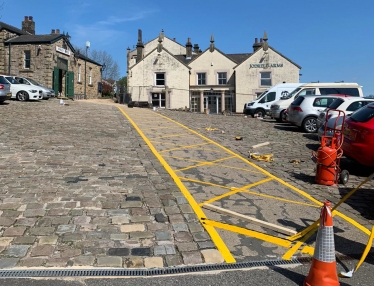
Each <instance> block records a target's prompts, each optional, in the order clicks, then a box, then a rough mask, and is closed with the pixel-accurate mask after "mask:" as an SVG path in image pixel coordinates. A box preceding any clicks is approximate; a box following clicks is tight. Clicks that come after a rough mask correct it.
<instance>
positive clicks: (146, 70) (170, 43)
mask: <svg viewBox="0 0 374 286" xmlns="http://www.w3.org/2000/svg"><path fill="white" fill-rule="evenodd" d="M267 41H268V39H267V35H266V32H265V33H264V37H263V38H261V39H260V41H258V39H257V38H256V39H255V43H254V44H253V46H252V49H253V51H252V52H250V53H242V54H225V53H224V52H222V51H221V50H219V49H218V48H217V47H215V44H214V37H213V35H212V36H211V38H210V45H209V47H208V48H207V49H206V50H205V51H201V50H200V48H199V46H198V45H196V44H195V45H192V43H191V40H190V39H188V40H187V43H186V44H185V46H182V45H181V44H179V43H177V42H176V41H175V40H174V39H173V40H171V39H169V38H167V37H166V36H165V35H164V31H162V32H161V33H160V35H159V37H158V38H156V39H154V40H152V41H150V42H148V43H146V44H143V42H142V32H141V30H139V31H138V43H137V45H136V49H134V50H132V51H131V50H130V49H127V63H128V68H127V71H128V76H127V81H128V83H127V84H128V90H127V92H128V95H129V97H130V98H131V100H133V101H148V102H149V103H152V104H153V106H156V107H160V108H169V109H180V108H186V107H187V108H188V109H189V110H190V111H192V112H209V113H221V112H223V111H231V112H242V110H243V106H244V103H246V102H248V101H251V100H253V99H255V98H256V97H257V96H258V95H259V94H261V93H263V92H264V91H266V90H267V89H269V88H270V87H271V86H273V85H275V84H278V83H282V82H293V83H298V82H299V74H300V69H301V67H300V66H298V65H297V64H295V63H294V62H292V61H291V60H290V59H288V58H287V57H285V56H284V55H282V54H281V53H279V52H278V51H276V50H275V49H274V48H272V47H270V46H269V45H268V43H267Z"/></svg>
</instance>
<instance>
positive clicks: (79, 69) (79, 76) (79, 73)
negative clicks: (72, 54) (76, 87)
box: [78, 64, 82, 82]
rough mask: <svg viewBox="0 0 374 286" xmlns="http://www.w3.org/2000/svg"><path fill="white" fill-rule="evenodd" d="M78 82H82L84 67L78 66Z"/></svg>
mask: <svg viewBox="0 0 374 286" xmlns="http://www.w3.org/2000/svg"><path fill="white" fill-rule="evenodd" d="M78 82H82V65H81V64H78Z"/></svg>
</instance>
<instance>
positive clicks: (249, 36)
mask: <svg viewBox="0 0 374 286" xmlns="http://www.w3.org/2000/svg"><path fill="white" fill-rule="evenodd" d="M0 3H3V6H2V10H1V11H0V15H1V19H0V21H2V22H5V23H7V24H10V25H12V26H15V27H17V28H21V23H22V21H23V19H24V16H33V17H34V21H35V23H36V25H35V26H36V33H37V34H49V33H51V30H52V29H60V31H61V32H69V35H70V36H71V37H72V38H71V42H72V44H73V45H74V46H79V47H84V46H85V43H86V41H90V43H91V48H92V49H95V50H99V51H106V52H107V53H108V54H110V55H111V56H112V57H113V59H114V60H115V61H116V62H117V63H118V64H119V66H120V68H121V76H125V75H126V49H127V47H130V48H131V49H133V47H134V46H135V45H136V42H137V32H138V29H142V31H143V41H144V42H147V41H149V40H152V39H154V38H156V37H157V36H158V34H159V33H160V31H161V29H164V30H165V35H166V36H167V37H169V38H171V39H173V38H176V40H177V42H179V43H180V44H182V45H185V43H186V42H187V38H191V42H192V44H199V46H200V48H201V49H202V50H205V49H206V48H208V47H209V40H210V36H211V34H214V39H215V45H216V47H217V48H219V49H220V50H221V51H223V52H225V53H248V52H251V51H252V45H253V43H254V38H261V37H263V33H264V30H266V32H267V35H268V38H269V41H268V43H269V45H270V46H272V47H273V48H275V49H276V50H277V51H279V52H280V53H282V54H283V55H285V56H286V57H288V58H289V59H291V60H292V61H294V62H295V63H297V64H298V65H299V66H301V67H302V69H301V71H300V73H301V74H302V76H301V77H300V82H312V81H320V82H333V81H342V80H344V81H345V82H357V83H359V84H360V85H362V86H363V90H364V95H369V94H374V56H373V55H374V37H373V30H374V17H373V15H372V13H373V11H374V1H372V0H356V1H351V0H349V1H348V0H313V1H310V0H309V1H307V0H283V1H279V0H267V1H255V0H253V1H250V0H230V1H223V0H202V1H178V0H159V1H155V0H142V1H133V0H105V1H103V0H102V1H99V0H90V1H87V0H65V1H51V0H31V1H30V0H18V1H14V0H5V1H3V2H1V1H0Z"/></svg>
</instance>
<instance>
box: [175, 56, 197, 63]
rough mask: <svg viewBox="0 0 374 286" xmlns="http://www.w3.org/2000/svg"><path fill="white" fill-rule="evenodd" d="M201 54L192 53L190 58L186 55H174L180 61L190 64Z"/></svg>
mask: <svg viewBox="0 0 374 286" xmlns="http://www.w3.org/2000/svg"><path fill="white" fill-rule="evenodd" d="M200 55H201V54H198V55H192V57H191V58H190V59H187V57H186V55H174V57H175V58H177V59H178V60H179V61H180V62H182V63H184V64H185V65H188V64H189V63H190V62H191V61H193V60H195V59H196V58H198V57H199V56H200Z"/></svg>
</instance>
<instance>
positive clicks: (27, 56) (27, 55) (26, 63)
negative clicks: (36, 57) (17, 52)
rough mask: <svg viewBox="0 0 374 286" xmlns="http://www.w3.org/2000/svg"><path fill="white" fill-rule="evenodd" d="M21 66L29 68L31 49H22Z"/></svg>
mask: <svg viewBox="0 0 374 286" xmlns="http://www.w3.org/2000/svg"><path fill="white" fill-rule="evenodd" d="M23 68H24V69H30V68H31V50H24V51H23Z"/></svg>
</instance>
